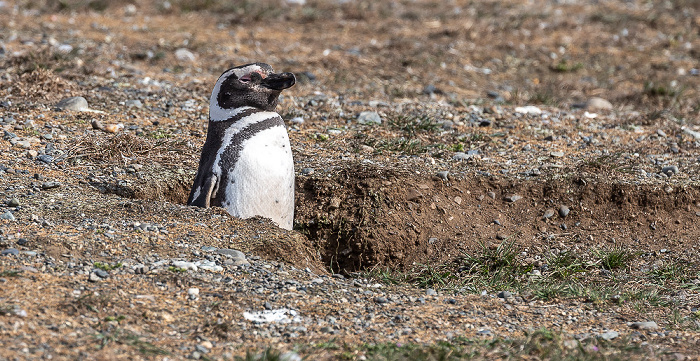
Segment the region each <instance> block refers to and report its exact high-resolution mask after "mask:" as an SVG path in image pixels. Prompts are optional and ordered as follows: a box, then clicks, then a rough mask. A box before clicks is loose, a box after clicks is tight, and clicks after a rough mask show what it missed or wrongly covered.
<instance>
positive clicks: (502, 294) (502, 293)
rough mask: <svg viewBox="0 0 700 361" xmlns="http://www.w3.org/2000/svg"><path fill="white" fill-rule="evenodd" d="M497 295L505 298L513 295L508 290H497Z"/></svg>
mask: <svg viewBox="0 0 700 361" xmlns="http://www.w3.org/2000/svg"><path fill="white" fill-rule="evenodd" d="M497 296H498V298H503V299H506V298H511V297H513V294H512V293H510V292H508V291H501V292H498V295H497Z"/></svg>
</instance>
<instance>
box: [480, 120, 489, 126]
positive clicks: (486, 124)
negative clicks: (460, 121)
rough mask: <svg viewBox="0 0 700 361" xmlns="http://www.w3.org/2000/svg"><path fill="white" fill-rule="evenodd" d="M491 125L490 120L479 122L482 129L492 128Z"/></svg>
mask: <svg viewBox="0 0 700 361" xmlns="http://www.w3.org/2000/svg"><path fill="white" fill-rule="evenodd" d="M490 125H491V121H490V120H488V119H481V120H480V121H479V126H480V127H488V126H490Z"/></svg>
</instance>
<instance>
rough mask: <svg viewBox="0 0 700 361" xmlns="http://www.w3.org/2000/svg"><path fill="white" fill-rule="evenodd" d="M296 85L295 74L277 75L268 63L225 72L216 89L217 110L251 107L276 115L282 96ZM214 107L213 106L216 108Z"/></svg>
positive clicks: (248, 65) (249, 65) (243, 66)
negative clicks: (273, 112)
mask: <svg viewBox="0 0 700 361" xmlns="http://www.w3.org/2000/svg"><path fill="white" fill-rule="evenodd" d="M295 83H296V78H295V77H294V74H292V73H281V74H275V73H274V70H273V69H272V67H271V66H270V65H268V64H265V63H251V64H246V65H241V66H237V67H235V68H231V69H229V70H227V71H225V72H224V73H223V74H222V75H221V77H219V80H218V81H217V86H216V87H214V93H216V92H217V90H218V94H214V95H215V97H212V98H213V99H212V100H214V98H215V99H216V102H217V104H216V105H217V106H218V107H220V108H223V109H235V108H238V107H242V106H251V107H255V108H258V109H262V110H267V111H272V110H274V109H275V107H276V106H277V101H278V97H279V94H280V92H281V91H282V90H284V89H287V88H289V87H291V86H292V85H294V84H295ZM212 105H213V104H212Z"/></svg>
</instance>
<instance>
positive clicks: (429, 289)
mask: <svg viewBox="0 0 700 361" xmlns="http://www.w3.org/2000/svg"><path fill="white" fill-rule="evenodd" d="M425 294H426V295H427V296H437V294H438V293H437V291H435V290H434V289H432V288H428V289H427V290H425Z"/></svg>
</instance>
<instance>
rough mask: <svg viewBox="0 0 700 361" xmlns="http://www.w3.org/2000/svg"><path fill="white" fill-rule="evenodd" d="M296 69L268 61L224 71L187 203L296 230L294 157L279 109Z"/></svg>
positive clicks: (214, 92) (213, 96)
mask: <svg viewBox="0 0 700 361" xmlns="http://www.w3.org/2000/svg"><path fill="white" fill-rule="evenodd" d="M295 83H296V78H295V76H294V74H292V73H279V74H277V73H275V72H274V71H273V70H272V67H271V66H270V65H268V64H265V63H252V64H246V65H241V66H237V67H235V68H231V69H228V70H226V71H225V72H224V73H223V74H221V76H220V77H219V79H218V80H217V81H216V84H215V85H214V90H212V92H211V98H210V99H209V128H208V130H207V138H206V140H205V142H204V146H203V147H202V154H201V157H200V159H199V168H198V170H197V175H196V176H195V179H194V183H193V184H192V189H191V191H190V195H189V198H188V200H187V204H188V205H190V206H197V207H212V206H216V207H222V208H225V209H226V210H227V211H228V213H230V214H231V215H233V216H234V217H238V218H250V217H253V216H262V217H265V218H270V219H271V220H272V221H273V222H275V223H276V224H277V225H278V226H279V227H281V228H284V229H292V225H293V220H294V160H293V159H292V149H291V147H290V143H289V135H288V134H287V128H286V127H285V125H284V121H283V120H282V117H281V116H280V115H279V114H277V113H276V112H275V107H276V106H277V103H278V98H279V95H280V93H281V92H282V90H284V89H287V88H289V87H291V86H293V85H294V84H295Z"/></svg>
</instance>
